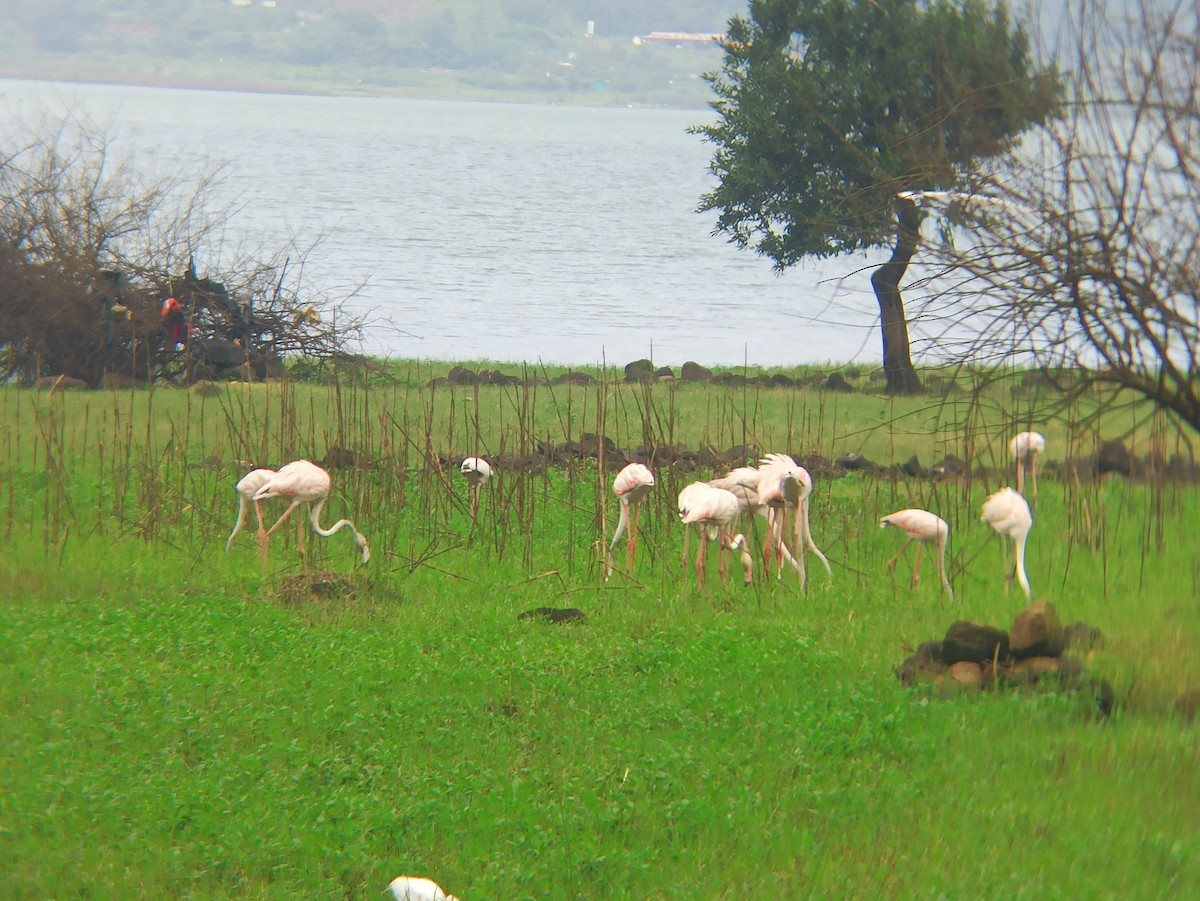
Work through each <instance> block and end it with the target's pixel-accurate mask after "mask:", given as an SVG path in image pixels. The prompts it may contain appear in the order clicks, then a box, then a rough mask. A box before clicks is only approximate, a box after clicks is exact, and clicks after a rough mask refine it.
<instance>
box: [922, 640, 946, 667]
mask: <svg viewBox="0 0 1200 901" xmlns="http://www.w3.org/2000/svg"><path fill="white" fill-rule="evenodd" d="M916 658H917V660H918V661H919V662H921V663H927V664H931V665H942V666H944V665H945V660H944V659H943V658H942V643H941V642H940V641H924V642H922V643H921V645H920V647H918V648H917V653H916Z"/></svg>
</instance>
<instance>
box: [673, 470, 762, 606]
mask: <svg viewBox="0 0 1200 901" xmlns="http://www.w3.org/2000/svg"><path fill="white" fill-rule="evenodd" d="M740 512H741V505H740V504H739V502H738V499H737V495H735V494H734V493H733V492H731V491H726V490H725V489H724V488H714V487H713V486H712V485H709V484H708V483H707V482H693V483H692V484H691V485H688V486H686V487H685V488H684V489H683V490H682V491H680V492H679V520H680V522H682V523H683V524H684V525H685V526H691V525H695V526H698V527H699V529H700V550H699V552H698V553H697V554H696V588H697V589H700V588H703V587H704V564H705V556H706V552H707V550H708V542H709V541H710V540H716V541H718V542H719V544H718V546H717V573H718V574H719V575H720V576H721V577H722V578H724V576H725V549H726V548H728V549H729V550H731V551H740V552H741V554H742V566H743V568H744V570H745V579H744V582H745V584H746V585H749V584H750V580H751V568H752V566H753V565H754V561H753V560H752V559H751V557H750V555H749V554H748V553H746V537H745V536H744V535H733V534H732V529H731V528H730V526H731V525H732V524H733V522H734V520H736V519H737V517H738V514H739V513H740ZM690 535H691V530H690V529H689V530H688V531H686V532H684V535H683V563H684V566H686V565H687V558H688V539H689V537H690Z"/></svg>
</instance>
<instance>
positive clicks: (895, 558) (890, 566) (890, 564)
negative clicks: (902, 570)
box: [887, 538, 916, 572]
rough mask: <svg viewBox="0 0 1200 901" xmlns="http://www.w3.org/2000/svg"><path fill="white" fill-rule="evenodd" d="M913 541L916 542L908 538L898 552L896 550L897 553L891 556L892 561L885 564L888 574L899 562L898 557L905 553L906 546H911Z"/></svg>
mask: <svg viewBox="0 0 1200 901" xmlns="http://www.w3.org/2000/svg"><path fill="white" fill-rule="evenodd" d="M914 541H916V539H915V538H909V539H908V541H906V542H904V544H902V545H900V550H898V551H896V553H894V554H892V559H891V560H889V561H888V562H887V568H888V572H891V571H892V570H894V569H895V568H896V564H897V563H898V562H899V560H900V555H901V554H903V553H904V552H905V551H907V550H908V546H909V545H910V544H912V543H913V542H914Z"/></svg>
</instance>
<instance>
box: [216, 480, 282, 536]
mask: <svg viewBox="0 0 1200 901" xmlns="http://www.w3.org/2000/svg"><path fill="white" fill-rule="evenodd" d="M274 475H275V470H273V469H265V468H264V469H252V470H250V471H249V472H248V473H246V474H245V475H244V476H242V477H241V478H240V479H239V480H238V483H237V485H235V486H234V490H236V491H237V493H238V515H237V522H235V523H234V524H233V531H232V532H230V533H229V538H228V539H226V541H225V553H229V546H230V545H231V544H233V536H234V535H236V534H237V533H238V532H239V531H240V530H241V528H242V523H244V522H245V521H246V508H247V507H249V506H250V505H251V504H254V512H255V513H256V514H257V515H258V536H257V537H258V549H259V550H260V551H262V552H264V553H265V552H266V549H267V530H266V529H265V528H264V527H263V518H262V505H261V504H260V503H259V502H258V501H256V500H255V499H254V495H255V494H256V493H257V492H258V489H260V488H262V486H263V485H265V484H266V483H267V481H268V480H269V479H270V478H271V477H272V476H274Z"/></svg>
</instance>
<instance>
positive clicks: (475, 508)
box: [459, 457, 492, 522]
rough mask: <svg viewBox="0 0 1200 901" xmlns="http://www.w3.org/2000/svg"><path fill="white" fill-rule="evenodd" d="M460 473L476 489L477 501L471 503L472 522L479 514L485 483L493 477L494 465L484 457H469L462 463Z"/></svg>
mask: <svg viewBox="0 0 1200 901" xmlns="http://www.w3.org/2000/svg"><path fill="white" fill-rule="evenodd" d="M459 471H460V472H461V473H462V474H463V476H465V477H466V480H467V484H468V485H470V486H471V487H472V488H474V489H475V499H474V500H473V501H472V502H471V522H475V515H476V514H477V513H478V512H479V497H480V495H482V494H483V485H484V483H485V482H486V481H487V480H488V479H490V478H491V477H492V465H491V464H490V463H488V461H487V460H485V459H483V457H467V458H466V459H464V460H463V461H462V466H461V467H459Z"/></svg>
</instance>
